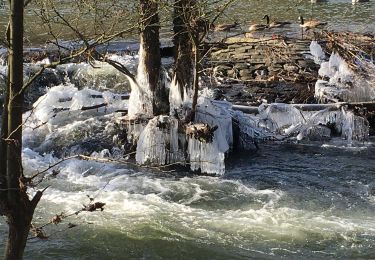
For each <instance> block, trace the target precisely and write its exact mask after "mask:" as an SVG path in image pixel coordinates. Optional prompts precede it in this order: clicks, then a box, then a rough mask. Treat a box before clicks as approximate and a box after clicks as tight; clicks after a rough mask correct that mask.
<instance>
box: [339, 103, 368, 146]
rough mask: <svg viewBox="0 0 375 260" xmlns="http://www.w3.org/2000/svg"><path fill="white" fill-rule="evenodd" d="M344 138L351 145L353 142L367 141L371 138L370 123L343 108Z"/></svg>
mask: <svg viewBox="0 0 375 260" xmlns="http://www.w3.org/2000/svg"><path fill="white" fill-rule="evenodd" d="M342 114H343V122H342V133H341V135H342V137H343V138H345V139H346V140H347V141H348V143H349V144H351V143H352V142H353V141H365V140H367V139H368V136H369V123H368V121H367V119H366V118H363V117H360V116H356V115H354V113H353V111H346V110H345V109H344V108H342Z"/></svg>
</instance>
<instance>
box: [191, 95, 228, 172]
mask: <svg viewBox="0 0 375 260" xmlns="http://www.w3.org/2000/svg"><path fill="white" fill-rule="evenodd" d="M230 109H231V104H230V103H229V102H226V101H214V100H211V99H209V98H207V97H205V96H202V97H200V98H199V99H198V105H197V111H196V116H195V122H199V123H205V124H208V125H209V126H211V127H215V126H217V130H216V131H215V132H214V137H213V140H212V142H211V143H209V142H202V141H199V140H197V139H195V138H194V137H189V140H188V154H189V161H190V168H191V169H192V170H198V169H200V170H201V171H202V172H205V173H216V174H224V172H225V163H224V159H225V153H226V152H228V151H229V149H230V148H231V147H232V145H233V129H232V115H231V114H230Z"/></svg>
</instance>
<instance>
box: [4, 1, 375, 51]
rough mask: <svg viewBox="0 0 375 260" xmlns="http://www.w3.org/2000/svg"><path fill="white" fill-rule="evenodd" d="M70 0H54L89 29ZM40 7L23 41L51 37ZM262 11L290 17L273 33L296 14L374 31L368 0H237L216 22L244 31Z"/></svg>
mask: <svg viewBox="0 0 375 260" xmlns="http://www.w3.org/2000/svg"><path fill="white" fill-rule="evenodd" d="M71 2H72V0H68V1H63V2H61V1H60V2H59V3H58V8H59V11H60V12H61V14H62V15H64V16H66V17H67V19H70V20H71V22H72V24H73V25H74V26H77V28H80V29H81V30H82V31H84V32H87V33H88V32H93V29H92V28H91V27H92V25H93V24H94V23H95V18H94V17H92V16H90V12H89V9H88V10H87V12H85V14H78V13H77V12H78V10H77V8H76V7H75V5H74V4H71ZM107 2H111V1H107ZM40 10H41V7H40V6H39V5H36V4H33V3H31V4H30V5H29V6H28V7H27V9H26V24H25V30H26V37H25V44H31V45H35V44H39V43H44V42H45V41H46V40H51V37H49V36H48V35H47V34H46V32H47V31H48V27H46V26H44V25H43V23H42V22H41V20H40V18H37V15H39V14H40ZM120 10H125V11H124V12H125V15H124V16H123V18H121V22H119V24H118V26H117V28H118V29H125V28H130V27H131V26H133V25H134V24H135V22H136V21H137V18H136V15H135V14H136V11H135V10H136V8H135V5H134V2H133V1H118V2H117V3H116V5H115V6H114V7H113V8H111V9H110V12H111V13H110V14H111V16H115V15H116V12H118V11H120ZM265 14H268V15H269V16H270V17H271V20H277V21H290V22H292V23H293V24H292V25H291V26H290V27H288V28H286V29H282V30H276V32H277V33H283V32H285V31H297V30H298V29H299V26H298V24H299V21H298V17H299V16H300V15H302V16H303V17H304V18H305V19H307V20H308V19H311V18H312V19H318V20H320V21H325V22H327V23H328V26H327V29H332V30H339V31H354V32H361V33H373V32H374V31H375V1H372V0H370V1H369V2H366V3H358V4H352V3H351V0H328V1H327V2H325V3H318V4H312V3H311V2H310V0H278V1H274V0H237V1H234V2H233V4H232V5H231V6H230V7H229V8H228V9H227V10H226V11H225V12H224V14H223V15H222V16H221V17H220V18H219V22H221V21H224V22H234V21H237V22H239V24H240V27H239V28H237V30H235V33H237V34H238V33H241V32H243V31H246V30H247V29H248V26H249V24H252V23H265V21H264V20H262V17H263V16H264V15H265ZM170 16H171V10H170V8H168V7H162V11H161V14H160V17H161V20H162V26H163V28H162V37H165V38H170V37H171V24H170V23H171V21H170ZM7 20H8V17H7V10H6V9H4V8H3V9H1V8H0V33H1V32H2V31H5V27H6V24H7ZM90 26H91V27H90ZM53 28H55V30H54V31H55V34H56V36H57V37H58V38H65V39H67V38H71V37H73V36H72V32H71V30H69V29H68V28H66V27H65V28H64V27H60V26H59V25H56V24H55V25H54V26H53ZM56 28H57V29H56ZM108 28H110V27H108ZM3 35H4V33H1V37H3ZM294 36H295V35H294ZM126 37H127V38H128V39H130V38H133V39H137V38H138V37H137V30H133V32H132V33H128V34H126Z"/></svg>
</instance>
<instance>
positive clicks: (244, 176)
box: [0, 0, 375, 259]
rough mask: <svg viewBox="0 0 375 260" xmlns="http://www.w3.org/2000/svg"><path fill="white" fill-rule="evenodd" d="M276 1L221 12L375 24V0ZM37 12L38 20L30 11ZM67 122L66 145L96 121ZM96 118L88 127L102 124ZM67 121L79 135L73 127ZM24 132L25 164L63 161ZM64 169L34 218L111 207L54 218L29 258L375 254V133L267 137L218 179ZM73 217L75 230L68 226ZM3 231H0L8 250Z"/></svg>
mask: <svg viewBox="0 0 375 260" xmlns="http://www.w3.org/2000/svg"><path fill="white" fill-rule="evenodd" d="M270 3H275V1H268V0H264V1H242V2H239V3H238V4H237V5H236V6H235V7H233V9H230V12H229V13H228V17H227V18H226V19H224V20H238V21H241V22H244V21H260V20H261V19H260V18H261V16H263V14H264V13H268V14H271V15H272V16H273V17H277V18H280V19H288V20H293V19H295V18H296V17H297V16H298V15H299V14H306V15H305V16H306V17H309V16H311V15H312V14H313V16H314V17H317V18H319V19H321V20H326V21H328V22H329V24H330V26H331V27H332V28H334V29H341V30H347V29H349V30H353V31H358V32H373V31H375V30H374V26H375V24H374V23H375V22H374V17H375V2H374V1H371V2H369V3H364V4H358V5H352V4H351V3H350V1H341V0H340V1H339V0H337V1H329V2H328V3H325V4H319V5H311V4H310V3H309V2H308V1H304V2H301V1H291V0H284V1H278V2H277V3H278V5H279V7H280V8H275V6H274V4H273V5H271V4H270ZM254 17H260V18H259V19H255V18H254ZM3 18H4V16H1V19H2V20H1V23H2V24H3V25H4V19H3ZM28 19H33V18H32V15H31V13H30V16H29V18H28ZM33 30H37V27H34V28H33ZM40 33H41V32H40ZM33 39H34V40H32V41H31V42H33V43H34V44H35V43H37V42H39V40H38V39H40V38H39V36H38V34H36V36H35V37H34V38H33ZM90 87H91V86H90ZM88 120H91V119H88ZM66 121H67V122H66V125H65V126H64V127H61V128H60V129H58V131H57V132H56V133H57V134H55V135H60V136H58V137H59V138H56V136H55V138H56V139H57V140H59V141H60V142H62V140H65V138H66V139H68V138H71V135H73V134H74V135H79V134H81V132H82V131H84V130H85V128H82V127H81V128H77V129H75V130H74V128H75V127H76V126H77V125H79V124H80V123H81V124H82V125H86V126H87V122H89V121H87V120H86V121H84V120H83V119H80V118H74V117H73V116H72V115H68V116H67V117H66ZM91 124H92V125H88V126H87V127H88V128H89V129H90V127H93V126H95V125H97V124H100V121H95V120H94V121H93V122H91ZM68 128H70V129H73V130H74V131H75V132H74V133H73V134H71V135H69V136H68V135H64V130H66V129H68ZM93 128H94V127H93ZM96 131H98V130H96ZM28 134H30V132H28ZM83 134H85V133H83ZM39 137H40V136H39V135H37V134H35V140H36V141H35V142H40V140H39V139H40V138H39ZM47 137H48V138H52V137H54V136H53V135H51V136H48V135H47ZM47 137H46V136H44V137H43V138H46V139H47ZM26 139H28V141H27V142H26V143H25V145H24V151H23V154H24V168H25V171H26V173H28V174H30V173H33V172H35V171H36V170H38V169H44V168H46V167H48V165H49V164H50V163H51V162H53V161H54V160H56V158H53V156H52V154H51V153H50V152H51V151H50V150H47V149H45V150H43V149H41V148H40V147H39V149H35V147H37V145H35V144H32V143H31V142H30V140H31V139H30V136H28V138H26ZM56 139H51V140H56ZM60 145H61V144H60ZM72 150H73V149H72ZM57 169H58V171H59V174H58V175H57V176H56V177H53V176H49V177H48V178H47V180H46V181H45V182H44V183H43V185H42V186H46V185H50V187H49V188H48V189H47V191H46V193H45V195H44V196H43V199H42V201H41V203H40V204H39V206H38V208H37V210H36V213H35V224H37V225H42V224H43V223H46V222H48V221H49V220H50V219H51V218H52V217H53V216H54V215H55V214H60V213H61V212H64V213H65V214H69V213H73V212H75V211H77V210H79V209H81V208H82V205H83V204H87V203H88V202H89V199H88V196H90V197H93V198H94V199H95V201H101V202H104V203H106V206H105V210H104V211H103V212H100V211H99V212H94V213H87V212H84V213H81V214H79V215H78V216H73V217H71V218H69V219H67V220H65V221H64V222H63V223H61V224H60V225H58V226H49V227H48V228H47V229H46V233H47V234H48V235H50V237H49V239H47V240H38V239H30V240H29V242H28V245H27V248H26V252H25V258H26V259H94V258H97V259H280V258H287V259H302V258H303V259H348V258H355V259H358V258H362V259H369V258H373V256H374V255H375V248H374V246H373V245H374V244H375V219H374V213H375V181H374V176H373V174H374V169H375V145H374V143H373V140H372V141H371V142H366V143H361V144H356V145H348V144H347V143H345V142H344V141H342V140H337V139H335V140H332V141H330V142H327V143H310V144H306V143H305V144H282V145H271V144H261V145H260V149H259V150H258V151H256V152H241V153H235V154H233V155H232V156H231V158H230V159H229V160H228V162H227V170H226V173H225V174H224V175H223V176H220V177H212V176H199V175H194V174H191V173H188V172H184V171H179V172H162V171H158V170H151V169H144V168H139V167H135V166H129V165H118V164H111V163H99V162H93V161H82V160H77V159H72V160H69V161H65V162H63V163H62V164H60V165H59V166H58V168H57ZM69 222H70V223H73V224H77V227H74V228H70V229H67V223H69ZM5 232H6V224H5V220H4V219H0V233H1V234H5ZM4 239H5V236H4V235H3V236H0V255H2V253H3V251H2V250H3V248H4Z"/></svg>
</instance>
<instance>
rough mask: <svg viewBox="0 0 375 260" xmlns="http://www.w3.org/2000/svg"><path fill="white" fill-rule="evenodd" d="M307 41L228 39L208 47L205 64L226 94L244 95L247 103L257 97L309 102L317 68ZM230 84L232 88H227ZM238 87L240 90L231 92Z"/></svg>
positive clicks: (273, 100) (311, 99) (272, 100)
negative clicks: (311, 57) (207, 56)
mask: <svg viewBox="0 0 375 260" xmlns="http://www.w3.org/2000/svg"><path fill="white" fill-rule="evenodd" d="M310 42H311V41H310V40H297V39H294V40H285V39H272V38H266V39H251V38H232V39H229V40H228V41H227V42H225V43H220V44H215V45H213V46H211V49H210V52H209V58H208V61H207V63H206V67H207V68H208V71H210V73H211V75H212V76H214V77H215V78H216V79H217V83H219V84H217V87H218V88H220V89H222V90H223V91H224V92H225V93H226V94H228V95H229V96H231V95H233V94H236V95H238V96H241V97H243V96H247V98H245V99H247V101H248V102H250V103H251V102H257V101H258V100H259V99H267V100H268V101H269V102H275V101H278V102H292V101H294V102H298V103H306V102H312V101H313V93H314V92H313V89H314V84H315V81H316V79H317V77H318V73H317V71H318V69H319V67H318V66H317V65H316V64H315V63H314V61H313V60H312V59H310V58H309V56H310V51H309V46H310ZM233 83H236V85H235V87H234V88H230V87H229V85H233ZM227 84H229V85H227ZM241 88H242V89H243V91H242V92H241V91H240V92H239V93H232V92H233V91H234V92H238V89H241ZM235 89H237V90H235ZM227 98H228V96H227ZM240 99H241V98H240ZM240 99H238V100H240ZM232 101H233V100H232ZM241 102H244V100H242V101H241Z"/></svg>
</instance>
